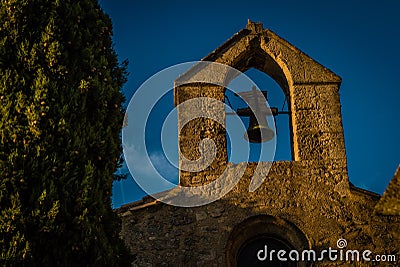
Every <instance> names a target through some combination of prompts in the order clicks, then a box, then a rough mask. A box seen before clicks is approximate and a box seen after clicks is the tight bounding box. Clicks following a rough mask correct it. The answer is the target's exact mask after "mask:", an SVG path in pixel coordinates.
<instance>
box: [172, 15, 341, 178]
mask: <svg viewBox="0 0 400 267" xmlns="http://www.w3.org/2000/svg"><path fill="white" fill-rule="evenodd" d="M202 61H211V62H216V63H221V64H225V65H228V66H230V67H233V68H235V69H237V70H239V71H241V72H244V71H246V70H248V69H250V68H256V69H258V70H260V71H262V72H264V73H265V74H267V75H269V76H270V77H271V78H272V79H274V80H275V81H276V82H277V83H278V84H279V85H280V87H281V88H282V90H283V92H284V93H285V95H286V96H287V99H288V104H289V111H290V113H291V118H290V124H291V125H290V126H291V135H292V138H291V139H292V154H293V160H294V161H308V160H312V161H315V160H317V161H329V162H332V161H333V162H336V163H337V164H339V165H340V167H341V168H343V169H347V161H346V152H345V145H344V136H343V127H342V119H341V106H340V99H339V87H340V84H341V78H340V77H339V76H338V75H336V74H335V73H333V72H332V71H330V70H329V69H327V68H326V67H324V66H322V65H321V64H319V63H318V62H316V61H315V60H313V59H312V58H310V57H309V56H307V55H306V54H305V53H303V52H302V51H300V50H299V49H298V48H296V47H295V46H293V45H291V44H290V43H289V42H287V41H286V40H284V39H283V38H281V37H279V36H278V35H276V34H275V33H273V32H272V31H270V30H264V29H263V26H262V24H261V23H253V22H251V21H249V23H248V24H247V27H246V29H243V30H241V31H239V32H238V33H237V34H235V35H234V36H233V37H232V38H230V39H229V40H228V41H226V42H225V43H224V44H223V45H221V46H220V47H219V48H217V49H216V50H215V51H213V52H212V53H210V54H209V55H208V56H206V57H205V58H203V59H202ZM195 72H196V71H194V72H193V71H188V72H187V73H185V74H184V75H182V76H181V77H180V78H178V79H177V80H176V86H175V99H174V100H175V104H176V105H178V104H180V103H182V102H184V101H186V100H188V99H191V98H194V97H199V96H207V97H212V98H215V99H217V100H219V101H224V87H223V86H215V85H210V86H205V85H204V84H203V85H199V84H189V85H188V84H185V85H181V83H180V81H182V80H187V79H188V77H194V76H196V73H195ZM232 78H233V77H229V76H227V77H226V79H232ZM225 83H229V81H228V82H226V81H225ZM221 112H223V111H222V109H221ZM178 114H179V112H178ZM178 116H179V115H178ZM223 116H224V115H223ZM178 120H179V119H178ZM178 123H179V122H178ZM195 125H197V126H196V127H198V126H199V125H200V124H198V123H197V124H193V126H195ZM205 127H216V126H215V125H213V124H212V123H211V124H210V123H208V126H205ZM222 128H223V127H222ZM206 132H207V131H206ZM214 132H215V131H214ZM216 132H217V134H216V135H215V136H208V137H209V138H212V139H214V140H217V142H216V144H217V146H218V145H221V147H217V149H218V150H221V151H222V152H220V154H219V155H217V159H216V162H214V163H213V164H214V165H213V166H210V169H209V175H208V176H209V177H211V176H218V175H219V173H218V172H216V170H217V169H218V168H220V167H221V166H225V165H226V163H227V155H226V139H225V138H226V137H225V136H224V135H225V132H224V130H223V129H218V130H217V131H216ZM202 138H204V136H202ZM194 139H196V140H197V141H198V140H200V139H201V137H200V136H199V134H198V133H196V132H195V131H186V132H185V131H183V132H181V133H180V135H179V140H180V146H181V147H183V148H186V151H187V152H188V154H192V158H195V157H196V156H195V155H198V152H196V151H191V150H193V149H197V146H193V140H194ZM197 141H196V142H197ZM183 150H185V149H183ZM196 153H197V154H196ZM189 158H190V156H189ZM217 166H219V167H218V168H217ZM206 172H207V170H206V171H205V173H206ZM182 174H183V172H181V175H182ZM211 180H212V178H211ZM200 182H201V181H200ZM203 182H204V181H203ZM186 184H191V183H190V182H189V183H186Z"/></svg>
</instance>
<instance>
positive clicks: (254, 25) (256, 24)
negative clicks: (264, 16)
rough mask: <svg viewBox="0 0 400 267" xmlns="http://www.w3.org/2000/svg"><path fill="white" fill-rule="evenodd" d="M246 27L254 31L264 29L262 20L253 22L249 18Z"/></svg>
mask: <svg viewBox="0 0 400 267" xmlns="http://www.w3.org/2000/svg"><path fill="white" fill-rule="evenodd" d="M246 29H248V30H250V31H252V32H253V33H262V32H263V31H264V28H263V25H262V23H261V22H253V21H251V20H250V19H248V20H247V25H246Z"/></svg>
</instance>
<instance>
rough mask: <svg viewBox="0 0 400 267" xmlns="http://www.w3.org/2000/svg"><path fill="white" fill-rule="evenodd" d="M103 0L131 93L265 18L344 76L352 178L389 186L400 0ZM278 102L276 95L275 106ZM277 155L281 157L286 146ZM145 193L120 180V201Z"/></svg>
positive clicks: (259, 77) (395, 145)
mask: <svg viewBox="0 0 400 267" xmlns="http://www.w3.org/2000/svg"><path fill="white" fill-rule="evenodd" d="M100 3H101V6H102V7H103V9H104V10H105V12H106V13H108V14H109V15H110V16H111V18H112V20H113V25H114V42H115V49H116V51H117V53H118V54H119V57H120V59H121V60H123V59H129V61H130V65H129V72H130V75H129V81H128V82H127V84H126V85H125V87H124V93H125V95H126V96H127V99H128V100H129V99H130V97H131V95H132V94H133V93H134V91H135V90H136V89H137V88H138V87H139V86H140V85H141V84H142V83H143V82H144V81H145V80H146V79H148V78H149V77H151V76H152V75H153V74H155V73H157V72H158V71H161V70H162V69H164V68H166V67H169V66H172V65H175V64H178V63H182V62H187V61H196V60H200V59H201V58H203V57H204V56H206V55H207V54H209V53H210V52H211V51H213V50H214V49H215V48H217V47H218V46H220V45H221V44H222V43H223V42H225V41H226V40H227V39H228V38H230V37H231V36H232V35H233V34H235V33H236V32H238V31H239V30H241V29H242V28H244V27H245V26H246V23H247V19H248V18H250V19H251V20H253V21H257V22H262V23H263V24H264V28H269V29H270V30H272V31H274V32H275V33H276V34H278V35H279V36H281V37H282V38H284V39H286V40H287V41H289V42H290V43H291V44H293V45H295V46H296V47H298V48H299V49H300V50H302V51H303V52H305V53H306V54H308V55H309V56H310V57H312V58H313V59H315V60H317V61H318V62H319V63H321V64H322V65H324V66H326V67H328V68H329V69H331V70H332V71H333V72H335V73H336V74H338V75H339V76H341V77H342V80H343V81H342V85H341V88H340V95H341V104H342V115H343V126H344V134H345V143H346V149H347V158H348V168H349V178H350V181H351V182H352V183H353V184H355V185H357V186H359V187H362V188H365V189H368V190H371V191H374V192H377V193H380V194H381V193H383V191H384V189H385V188H386V186H387V185H388V183H389V181H390V179H391V178H392V176H393V174H394V172H395V170H396V168H397V166H398V164H399V163H400V142H399V139H398V137H399V136H400V126H399V119H398V114H399V111H398V103H399V100H400V88H399V85H398V84H399V82H398V79H399V77H400V66H399V62H400V52H399V47H400V30H399V26H400V16H399V15H398V11H399V10H400V4H399V3H398V1H394V0H393V1H385V0H383V1H382V0H381V1H349V0H339V1H215V0H214V1H208V0H206V1H196V2H190V1H140V2H139V1H122V0H113V1H105V0H101V1H100ZM248 74H249V76H250V77H251V78H254V79H255V80H256V82H259V83H260V84H261V86H260V87H263V86H267V87H273V86H274V85H273V83H271V81H270V79H269V77H267V76H264V77H263V74H260V73H257V72H254V71H253V72H250V73H248ZM264 83H265V84H264ZM249 89H250V88H249ZM277 99H278V98H277ZM163 101H164V102H165V105H164V106H166V108H167V109H168V108H172V96H170V97H168V96H166V98H165V99H164V100H163ZM270 104H271V103H270ZM281 104H282V103H281V102H279V100H278V101H277V105H278V106H279V107H280V105H281ZM279 127H280V126H279V125H278V131H281V130H280V129H279ZM284 135H285V133H282V136H284ZM278 145H279V144H278ZM150 149H151V148H150ZM155 150H156V148H155V147H154V151H155ZM278 152H279V151H278ZM280 157H281V158H282V159H284V158H285V152H282V155H281V156H280ZM155 159H156V160H157V157H156V156H155ZM172 173H173V172H172ZM142 194H143V193H142V192H141V191H140V190H139V189H138V188H136V187H135V185H134V183H133V182H132V181H131V180H130V181H125V182H123V183H118V184H115V185H114V198H113V201H114V206H115V207H117V206H120V205H121V204H124V203H128V202H131V201H134V200H137V199H140V198H141V196H142Z"/></svg>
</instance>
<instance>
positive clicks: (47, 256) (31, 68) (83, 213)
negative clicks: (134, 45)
mask: <svg viewBox="0 0 400 267" xmlns="http://www.w3.org/2000/svg"><path fill="white" fill-rule="evenodd" d="M0 1H1V5H0V176H1V182H0V212H1V214H0V253H1V257H0V261H1V262H0V265H7V266H121V265H127V264H128V265H129V259H130V258H129V254H128V253H127V250H126V249H125V247H124V245H123V242H122V241H121V239H120V238H119V232H120V221H119V220H118V217H117V216H116V215H115V214H114V212H113V211H112V208H111V199H110V197H111V191H112V190H111V189H112V182H113V180H114V179H115V177H114V172H115V170H116V169H117V167H118V164H119V159H120V154H121V145H120V130H121V127H122V122H123V112H122V108H121V103H122V102H123V101H124V98H123V95H122V94H121V92H120V89H121V87H122V86H123V84H124V83H125V81H126V64H119V63H118V60H117V55H116V53H115V51H114V50H113V47H112V41H111V35H112V24H111V20H110V18H109V17H108V16H107V15H106V14H104V13H103V11H102V10H101V8H100V6H99V4H98V2H97V0H81V1H76V0H75V1H73V0H0Z"/></svg>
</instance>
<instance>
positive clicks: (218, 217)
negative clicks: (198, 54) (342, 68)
mask: <svg viewBox="0 0 400 267" xmlns="http://www.w3.org/2000/svg"><path fill="white" fill-rule="evenodd" d="M203 61H208V62H216V63H220V64H224V65H227V66H230V67H232V68H235V69H237V70H239V71H241V72H244V71H246V70H248V69H250V68H256V69H258V70H260V71H262V72H264V73H266V74H267V75H269V76H270V77H271V78H273V79H274V80H275V81H276V82H277V83H278V84H279V85H280V87H281V88H282V90H283V91H284V93H285V95H286V96H287V97H288V104H289V112H290V128H291V135H292V136H291V140H292V151H293V160H292V161H275V162H258V163H248V162H243V163H239V164H232V163H229V162H228V157H227V145H226V143H227V141H226V131H225V125H224V121H225V109H224V105H223V103H222V102H223V101H224V93H225V87H224V84H226V83H229V81H230V79H232V76H230V75H227V73H224V72H218V73H220V74H221V77H219V78H218V77H217V80H218V79H221V80H222V81H223V82H221V83H219V84H218V83H209V82H207V80H202V78H201V77H203V74H202V71H204V69H201V70H199V69H196V68H193V69H191V70H189V71H188V72H186V73H184V74H183V75H182V76H180V77H179V78H177V80H176V84H175V105H177V106H178V105H180V104H183V103H189V104H190V103H192V102H190V101H191V100H193V99H198V98H201V99H202V101H200V102H193V104H190V105H186V106H179V108H178V128H179V129H180V132H179V137H178V138H179V147H180V151H181V153H182V156H181V159H180V167H181V171H180V185H182V186H187V187H194V186H199V185H203V184H207V183H210V182H212V181H214V180H216V179H218V177H219V176H220V175H221V174H222V173H227V175H228V178H229V177H231V178H233V177H234V176H235V175H236V174H237V173H238V170H239V169H241V168H243V170H244V172H243V176H242V177H241V178H240V180H239V181H238V183H237V184H236V185H235V186H234V187H233V189H232V190H231V191H230V192H229V193H227V194H226V195H225V196H223V197H222V198H220V199H219V200H217V201H214V202H212V203H210V204H207V205H204V206H199V207H193V208H183V207H174V206H170V205H167V204H163V203H161V202H159V201H157V200H156V199H153V198H151V197H146V198H144V199H143V200H142V201H139V202H136V203H132V204H129V205H126V206H123V207H121V208H120V209H119V210H118V211H117V212H118V213H119V215H120V216H121V218H122V221H123V229H122V233H121V235H122V237H123V239H124V240H125V242H126V244H127V245H128V246H129V247H130V248H131V250H132V252H133V253H134V254H135V260H134V262H133V266H260V264H263V263H265V262H260V259H258V258H257V253H258V252H259V251H260V250H261V249H263V248H264V247H265V246H266V245H267V246H268V248H270V249H274V250H275V251H279V250H285V251H292V250H296V251H300V253H301V251H311V250H312V251H315V252H316V253H317V254H316V257H315V258H313V257H312V256H313V255H311V256H310V258H306V259H305V260H303V261H302V260H300V261H295V262H288V261H286V262H282V261H278V260H277V259H276V258H274V259H273V260H271V262H272V264H273V266H349V265H351V266H370V265H368V264H369V262H366V261H365V260H364V261H363V260H362V259H361V260H357V258H352V259H351V258H348V259H346V258H342V259H339V258H338V259H336V260H331V259H329V258H327V257H325V258H323V257H322V258H321V254H320V252H321V251H324V250H327V249H328V248H333V249H336V250H339V249H343V250H344V253H346V250H351V251H354V250H358V251H360V253H362V252H363V251H366V250H368V251H371V253H372V254H371V255H370V257H371V260H374V259H375V258H373V256H375V255H386V257H389V255H392V256H393V257H395V258H394V261H393V257H391V259H392V261H390V262H387V265H386V266H398V264H400V196H399V193H398V192H399V189H400V183H399V181H400V178H399V175H400V171H399V170H398V171H397V172H396V174H395V177H394V178H393V180H392V182H391V183H390V184H389V187H388V189H387V190H386V192H385V194H384V195H383V196H380V195H377V194H375V193H373V192H369V191H367V190H364V189H360V188H357V187H354V186H353V185H351V184H350V183H349V178H348V173H347V161H346V151H345V145H344V137H343V127H342V116H341V106H340V97H339V87H340V83H341V78H340V77H339V76H337V75H336V74H334V73H333V72H332V71H330V70H329V69H327V68H325V67H324V66H322V65H321V64H319V63H317V62H316V61H314V60H313V59H311V58H310V57H309V56H307V55H306V54H304V53H303V52H301V51H300V50H299V49H297V48H296V47H295V46H293V45H292V44H290V43H289V42H287V41H286V40H284V39H282V38H281V37H279V36H278V35H276V34H275V33H273V32H272V31H270V30H265V29H263V26H262V25H261V23H253V22H251V21H249V23H248V24H247V27H246V28H245V29H243V30H241V31H239V32H238V33H236V34H235V35H234V36H233V37H232V38H230V39H229V40H228V41H226V42H225V43H224V44H222V45H221V46H220V47H218V48H217V49H216V50H215V51H213V52H212V53H211V54H209V55H208V56H206V57H205V58H204V59H203ZM214 78H215V77H214ZM193 113H196V114H206V113H207V114H212V117H213V118H214V119H209V118H204V117H201V116H199V117H198V118H196V119H195V120H188V116H189V117H190V115H191V114H193ZM203 139H210V140H213V142H214V144H215V147H212V146H209V145H208V144H207V143H205V142H202V140H203ZM199 158H203V159H204V161H207V160H208V159H209V158H212V160H211V161H210V162H209V163H210V164H209V165H208V167H207V168H205V169H202V170H199V171H193V170H191V171H190V170H187V169H186V168H185V167H186V164H187V162H188V161H196V160H198V159H199ZM267 170H269V171H267ZM255 173H257V174H258V175H259V176H261V177H262V178H263V179H264V181H263V183H262V184H261V185H260V186H259V187H258V188H257V189H256V190H254V191H249V185H250V183H251V180H252V177H253V176H254V175H255ZM339 241H340V242H339ZM355 256H356V255H355ZM360 257H361V254H360ZM319 258H321V259H320V260H319ZM278 264H280V265H278Z"/></svg>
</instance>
